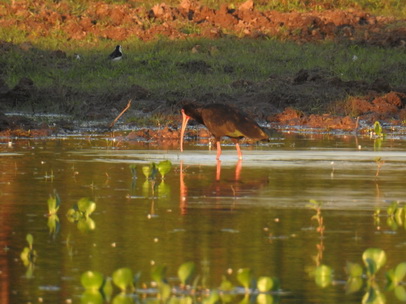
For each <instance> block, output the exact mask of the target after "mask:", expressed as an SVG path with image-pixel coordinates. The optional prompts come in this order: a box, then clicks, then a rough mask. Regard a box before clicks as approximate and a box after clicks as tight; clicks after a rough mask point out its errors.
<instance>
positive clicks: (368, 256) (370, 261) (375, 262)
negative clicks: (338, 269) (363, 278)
mask: <svg viewBox="0 0 406 304" xmlns="http://www.w3.org/2000/svg"><path fill="white" fill-rule="evenodd" d="M362 260H363V261H364V264H365V266H366V267H367V272H368V274H370V275H374V274H375V273H377V272H378V270H379V269H381V267H382V266H383V265H385V263H386V253H385V251H383V250H382V249H379V248H368V249H366V250H365V251H364V253H363V254H362Z"/></svg>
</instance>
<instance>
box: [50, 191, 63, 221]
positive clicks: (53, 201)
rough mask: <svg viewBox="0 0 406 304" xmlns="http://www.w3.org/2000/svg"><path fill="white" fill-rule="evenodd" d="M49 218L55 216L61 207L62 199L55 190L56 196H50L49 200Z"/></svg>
mask: <svg viewBox="0 0 406 304" xmlns="http://www.w3.org/2000/svg"><path fill="white" fill-rule="evenodd" d="M47 203H48V216H51V215H55V214H56V213H57V212H58V210H59V206H60V205H61V198H60V197H59V195H58V192H56V190H54V195H52V194H51V195H50V196H49V198H48V201H47Z"/></svg>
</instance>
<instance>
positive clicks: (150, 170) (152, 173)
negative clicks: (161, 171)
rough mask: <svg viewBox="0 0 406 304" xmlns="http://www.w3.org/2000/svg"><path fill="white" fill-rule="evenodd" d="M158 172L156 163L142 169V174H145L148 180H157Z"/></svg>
mask: <svg viewBox="0 0 406 304" xmlns="http://www.w3.org/2000/svg"><path fill="white" fill-rule="evenodd" d="M157 171H158V170H157V168H156V165H155V163H150V164H149V165H148V166H143V167H142V173H144V176H145V178H146V179H155V177H156V173H157Z"/></svg>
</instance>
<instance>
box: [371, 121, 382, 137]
mask: <svg viewBox="0 0 406 304" xmlns="http://www.w3.org/2000/svg"><path fill="white" fill-rule="evenodd" d="M373 132H374V134H375V136H378V137H384V133H383V131H382V125H381V123H380V122H379V121H375V123H374V127H373Z"/></svg>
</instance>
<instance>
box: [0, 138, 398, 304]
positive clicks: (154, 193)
mask: <svg viewBox="0 0 406 304" xmlns="http://www.w3.org/2000/svg"><path fill="white" fill-rule="evenodd" d="M185 148H186V150H185V152H184V153H180V152H179V151H178V149H177V144H176V143H175V144H168V145H166V144H165V145H164V144H160V143H145V142H143V143H138V142H126V141H117V140H114V141H113V140H111V138H102V137H97V136H95V137H87V138H86V137H82V138H80V137H78V138H64V139H58V138H56V139H46V140H16V141H14V142H13V143H12V144H8V143H7V142H3V143H2V144H0V170H1V171H0V302H1V303H4V304H7V303H12V304H14V303H38V302H44V303H83V300H81V296H82V294H83V292H84V290H83V288H82V286H81V283H80V276H81V274H82V273H83V272H85V271H87V270H94V271H99V272H101V273H103V274H104V275H106V276H111V274H112V273H113V272H114V270H116V269H118V268H120V267H129V268H131V269H132V270H133V271H134V272H139V271H140V272H141V279H140V280H141V282H142V283H143V284H144V285H142V286H141V288H142V287H144V288H147V289H148V288H150V286H151V284H150V283H151V280H152V279H151V277H150V271H151V268H152V265H154V264H155V265H166V266H167V267H168V270H167V276H168V277H169V279H170V282H171V284H173V285H174V286H175V285H178V284H179V283H178V281H177V280H176V277H177V269H178V267H179V266H180V265H181V264H182V263H184V262H186V261H193V262H195V263H196V265H197V271H196V272H197V274H199V275H200V278H201V280H200V281H199V284H200V285H203V286H205V287H206V288H208V289H209V290H211V291H213V290H215V289H216V288H218V287H219V285H220V283H221V280H222V277H223V276H226V277H227V278H228V279H229V280H230V281H232V283H233V284H234V285H237V286H239V285H241V284H240V283H239V282H238V281H237V280H236V272H237V271H238V269H240V268H245V267H248V268H251V269H252V270H253V272H254V275H255V276H256V277H259V276H272V277H277V278H278V279H279V280H280V290H279V291H278V292H276V293H273V294H272V299H273V301H274V303H362V301H363V300H362V299H363V297H364V295H365V293H366V289H365V287H363V288H361V289H359V290H358V291H357V292H355V293H352V294H347V293H346V291H345V283H346V280H347V274H346V273H345V271H344V268H345V266H346V262H347V261H350V262H355V263H359V264H362V258H361V256H362V253H363V252H364V250H365V249H367V248H369V247H376V248H381V249H383V250H385V252H386V254H387V257H388V262H387V264H386V265H385V266H384V269H382V270H381V271H380V273H379V275H378V276H377V280H376V281H377V286H378V287H379V288H380V290H381V292H383V293H384V296H385V298H386V302H384V303H396V302H400V301H399V300H398V299H397V298H396V296H395V294H394V292H393V291H385V272H386V271H387V270H388V269H390V268H393V267H395V266H396V265H397V264H398V263H400V262H403V261H406V255H405V250H406V234H405V228H404V227H403V225H404V223H398V225H397V227H395V226H394V225H392V226H390V225H388V223H387V220H388V216H387V215H386V209H387V207H388V206H389V205H390V203H391V202H392V201H399V202H400V205H401V206H403V204H404V203H403V201H404V199H405V194H406V187H405V176H406V175H405V169H404V168H405V166H404V165H405V163H406V145H405V141H403V140H400V139H391V140H389V139H388V140H385V141H384V142H383V144H382V147H381V148H380V150H379V151H375V150H374V142H373V140H370V139H357V138H354V137H349V136H341V137H333V136H307V137H305V136H285V137H281V138H275V139H273V140H272V141H271V142H270V143H269V144H261V145H258V146H243V147H242V149H243V155H244V159H243V160H242V161H241V162H239V161H237V157H236V152H235V150H234V147H233V146H232V145H229V146H228V145H224V146H223V155H222V161H221V162H220V163H218V162H216V161H215V151H209V149H208V147H207V146H206V145H198V144H194V143H189V145H188V146H186V147H185ZM378 158H380V161H379V159H378ZM162 160H170V161H171V162H172V165H173V166H172V170H171V171H170V172H169V173H168V174H167V176H166V178H165V180H164V181H161V178H160V176H159V175H158V177H157V179H156V181H155V183H152V182H148V181H146V179H145V177H144V175H143V173H142V167H143V166H146V165H149V164H150V163H151V162H155V163H158V162H160V161H162ZM130 165H135V166H136V169H135V170H136V173H137V175H136V178H133V176H132V173H131V170H130V168H129V166H130ZM378 165H381V167H380V170H379V171H377V170H378ZM54 190H56V191H57V193H58V194H59V196H60V198H61V200H62V204H61V208H60V210H59V212H58V216H59V228H58V229H56V231H54V230H52V229H51V228H50V227H49V226H48V224H49V219H48V218H47V217H46V216H45V214H46V213H47V212H48V210H47V199H48V197H49V195H50V194H52V193H53V191H54ZM82 197H89V198H91V199H92V200H93V201H95V202H96V205H97V208H96V210H95V212H94V213H93V214H92V215H91V219H92V221H93V223H94V227H93V229H89V230H90V231H82V230H83V229H81V228H80V226H79V225H78V224H77V223H72V222H70V221H69V220H68V218H67V216H66V213H67V212H68V210H69V209H70V208H71V207H72V206H73V205H75V204H76V202H77V201H78V200H79V199H80V198H82ZM309 200H317V201H318V202H319V203H321V209H320V214H319V215H318V216H316V217H315V215H316V210H315V209H314V208H311V207H310V206H309ZM377 208H379V209H380V210H381V213H380V215H379V216H375V217H374V213H375V210H376V209H377ZM51 227H52V226H51ZM82 228H83V227H82ZM321 228H322V229H321ZM28 233H30V234H32V235H33V237H34V244H33V247H34V249H35V250H36V252H37V259H36V261H35V264H34V265H33V269H30V270H31V271H32V275H30V273H29V272H28V271H29V269H28V267H26V266H24V264H23V262H22V261H21V259H20V253H21V251H22V250H23V248H24V247H25V246H27V242H26V240H25V239H26V235H27V234H28ZM321 264H324V265H327V266H329V267H331V268H332V269H333V271H334V279H333V282H332V284H331V285H329V286H327V287H324V288H322V287H320V286H318V285H317V284H316V283H315V278H314V277H312V276H310V275H309V273H310V272H311V270H312V269H314V268H315V267H316V266H318V265H321ZM117 293H118V290H117V289H116V290H115V294H117ZM154 297H155V296H151V298H154ZM242 299H243V296H242V295H236V296H235V297H234V298H233V299H232V300H231V303H238V302H240V301H241V300H242ZM268 300H269V299H268ZM131 301H133V302H134V303H138V302H140V303H143V302H145V300H142V296H139V297H138V294H137V296H135V295H134V296H133V297H132V298H131ZM199 301H200V300H199V298H196V299H195V302H199ZM250 301H251V302H253V303H256V302H258V303H259V302H260V300H258V299H256V298H255V297H251V298H250ZM364 302H365V299H364ZM261 303H263V302H261ZM268 303H269V302H268ZM369 303H372V302H369Z"/></svg>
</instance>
